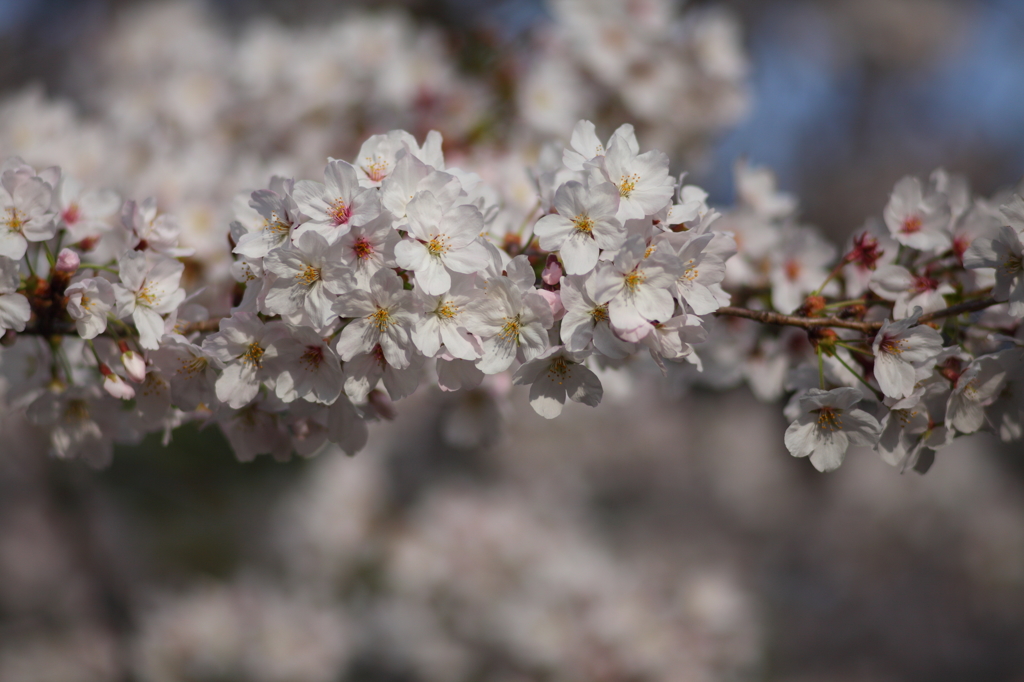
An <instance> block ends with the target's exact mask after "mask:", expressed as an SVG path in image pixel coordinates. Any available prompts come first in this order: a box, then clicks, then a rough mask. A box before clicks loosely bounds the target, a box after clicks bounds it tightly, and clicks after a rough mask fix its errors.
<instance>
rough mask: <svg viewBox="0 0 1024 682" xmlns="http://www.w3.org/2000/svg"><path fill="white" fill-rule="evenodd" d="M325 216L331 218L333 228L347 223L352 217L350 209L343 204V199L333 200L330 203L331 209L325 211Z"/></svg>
mask: <svg viewBox="0 0 1024 682" xmlns="http://www.w3.org/2000/svg"><path fill="white" fill-rule="evenodd" d="M327 215H329V216H330V217H331V220H332V221H333V222H334V225H335V227H337V226H338V225H344V224H345V223H347V222H348V219H349V218H351V217H352V209H351V207H349V206H348V205H347V204H346V203H345V200H344V199H335V200H334V201H333V202H332V203H331V208H330V210H328V211H327Z"/></svg>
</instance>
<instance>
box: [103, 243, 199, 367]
mask: <svg viewBox="0 0 1024 682" xmlns="http://www.w3.org/2000/svg"><path fill="white" fill-rule="evenodd" d="M118 270H119V272H120V275H121V283H120V284H115V285H114V296H115V298H116V300H117V316H118V317H119V318H121V319H124V318H126V317H128V316H129V315H131V316H132V320H133V321H134V322H135V328H136V329H138V330H139V345H140V346H142V347H143V348H146V349H148V350H154V349H156V348H157V347H159V345H160V337H161V336H163V335H164V320H163V318H162V317H161V315H164V314H166V313H169V312H171V311H173V310H174V309H175V308H177V307H178V306H179V305H181V302H182V301H184V300H185V292H184V291H183V290H182V289H181V288H179V286H178V284H179V282H180V281H181V274H182V273H183V272H184V270H185V265H184V263H182V262H180V261H177V260H173V259H171V258H167V257H166V256H162V255H160V254H157V253H144V252H142V251H129V252H128V253H126V254H125V255H124V256H122V257H121V260H120V261H118Z"/></svg>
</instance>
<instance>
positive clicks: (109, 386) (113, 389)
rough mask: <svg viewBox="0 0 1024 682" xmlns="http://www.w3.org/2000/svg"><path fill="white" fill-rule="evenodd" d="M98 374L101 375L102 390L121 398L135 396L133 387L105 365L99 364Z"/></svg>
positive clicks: (126, 398) (127, 398) (125, 398)
mask: <svg viewBox="0 0 1024 682" xmlns="http://www.w3.org/2000/svg"><path fill="white" fill-rule="evenodd" d="M100 374H102V375H103V390H104V391H106V392H107V393H109V394H110V395H112V396H113V397H115V398H120V399H121V400H131V399H132V398H134V397H135V389H134V388H132V387H131V385H130V384H128V383H127V382H126V381H125V380H124V379H122V378H121V377H119V376H118V375H116V374H114V372H113V370H111V369H110V368H109V367H107V366H106V365H104V364H100Z"/></svg>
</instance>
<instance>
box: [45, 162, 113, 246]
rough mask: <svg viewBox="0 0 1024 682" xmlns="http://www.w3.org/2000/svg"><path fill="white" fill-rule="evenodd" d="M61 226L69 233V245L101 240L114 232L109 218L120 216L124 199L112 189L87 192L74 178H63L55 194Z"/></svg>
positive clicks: (63, 176) (59, 224)
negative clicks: (104, 235) (95, 239)
mask: <svg viewBox="0 0 1024 682" xmlns="http://www.w3.org/2000/svg"><path fill="white" fill-rule="evenodd" d="M54 201H55V204H56V208H57V221H58V226H59V227H63V228H64V229H66V230H67V231H68V237H69V239H68V240H67V242H66V243H69V244H76V243H78V242H80V241H81V240H83V239H87V238H90V237H93V238H95V237H99V236H101V235H103V234H105V233H106V232H109V231H110V229H111V226H110V218H111V217H113V216H115V215H117V211H118V209H120V208H121V199H120V197H118V196H117V193H116V192H112V191H111V190H91V191H85V190H84V189H83V187H82V183H80V182H79V181H78V180H76V179H75V178H72V177H71V176H69V175H66V174H64V175H61V178H60V182H59V183H58V184H57V189H56V190H55V191H54Z"/></svg>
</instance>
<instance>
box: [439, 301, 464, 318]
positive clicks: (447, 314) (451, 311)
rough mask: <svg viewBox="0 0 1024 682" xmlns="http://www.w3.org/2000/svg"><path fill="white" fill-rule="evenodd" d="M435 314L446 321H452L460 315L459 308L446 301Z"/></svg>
mask: <svg viewBox="0 0 1024 682" xmlns="http://www.w3.org/2000/svg"><path fill="white" fill-rule="evenodd" d="M434 314H435V315H437V316H438V317H440V318H442V319H444V320H450V319H452V318H453V317H455V316H456V315H458V314H459V306H457V305H455V304H454V303H452V302H451V301H445V302H444V303H443V304H441V305H440V306H438V308H437V310H435V311H434Z"/></svg>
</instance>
